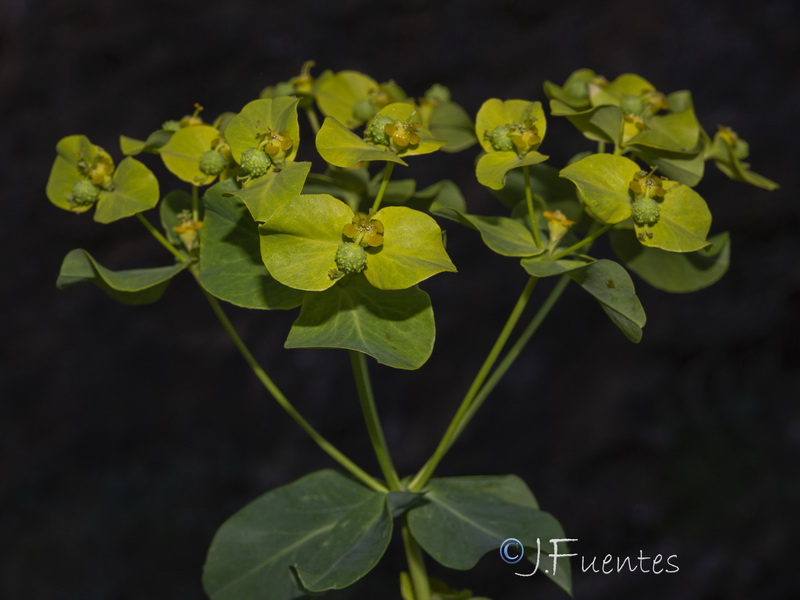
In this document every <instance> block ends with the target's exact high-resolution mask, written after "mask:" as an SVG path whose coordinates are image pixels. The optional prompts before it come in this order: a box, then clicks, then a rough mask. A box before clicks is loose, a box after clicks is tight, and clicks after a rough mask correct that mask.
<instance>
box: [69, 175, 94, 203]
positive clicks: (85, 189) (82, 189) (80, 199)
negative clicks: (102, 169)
mask: <svg viewBox="0 0 800 600" xmlns="http://www.w3.org/2000/svg"><path fill="white" fill-rule="evenodd" d="M99 196H100V188H99V187H97V186H96V185H95V184H93V183H92V182H91V181H89V180H88V179H79V180H78V181H76V182H75V185H73V186H72V201H73V202H74V203H75V204H80V205H83V206H86V205H90V204H94V203H95V202H97V198H98V197H99Z"/></svg>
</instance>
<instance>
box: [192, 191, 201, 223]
mask: <svg viewBox="0 0 800 600" xmlns="http://www.w3.org/2000/svg"><path fill="white" fill-rule="evenodd" d="M192 219H194V220H195V221H199V220H200V200H199V198H198V197H197V186H196V185H193V186H192Z"/></svg>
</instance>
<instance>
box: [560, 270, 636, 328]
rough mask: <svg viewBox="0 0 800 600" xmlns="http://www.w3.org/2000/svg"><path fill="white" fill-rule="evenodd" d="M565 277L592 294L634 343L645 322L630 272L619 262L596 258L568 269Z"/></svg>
mask: <svg viewBox="0 0 800 600" xmlns="http://www.w3.org/2000/svg"><path fill="white" fill-rule="evenodd" d="M569 276H570V277H571V278H572V279H573V280H574V281H575V282H577V283H578V285H580V286H581V287H582V288H583V289H585V290H586V291H587V292H589V293H590V294H591V295H592V296H594V297H595V299H596V300H597V301H598V302H599V303H600V306H601V307H602V309H603V310H604V311H605V313H606V314H607V315H608V317H609V318H610V319H611V321H612V322H613V323H614V324H615V325H616V326H617V327H619V328H620V330H621V331H622V333H624V334H625V337H627V338H628V339H629V340H631V341H632V342H635V343H638V342H639V341H641V339H642V327H644V324H645V321H646V318H645V314H644V309H643V308H642V303H641V302H639V298H638V297H637V296H636V290H634V288H633V281H631V277H630V275H628V272H627V271H626V270H625V269H624V268H623V267H622V266H621V265H619V264H617V263H615V262H613V261H610V260H598V261H597V262H594V263H591V264H590V265H587V266H585V267H582V268H580V269H576V270H574V271H570V272H569Z"/></svg>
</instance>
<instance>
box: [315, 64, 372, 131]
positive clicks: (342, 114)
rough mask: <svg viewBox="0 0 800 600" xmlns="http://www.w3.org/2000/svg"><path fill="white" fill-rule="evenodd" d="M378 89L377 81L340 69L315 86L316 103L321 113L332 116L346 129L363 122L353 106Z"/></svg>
mask: <svg viewBox="0 0 800 600" xmlns="http://www.w3.org/2000/svg"><path fill="white" fill-rule="evenodd" d="M377 90H378V82H377V81H375V80H374V79H372V78H371V77H368V76H366V75H364V74H363V73H358V72H356V71H341V72H339V73H336V74H335V75H333V76H332V77H329V78H328V79H326V81H324V82H323V83H322V84H320V85H319V87H318V88H317V104H318V105H319V109H320V110H321V111H322V114H324V115H326V116H328V117H333V118H334V119H336V120H337V121H339V122H340V123H343V124H344V126H345V127H346V128H348V129H353V128H355V127H358V126H359V125H361V124H363V123H364V121H363V120H361V119H358V118H356V116H355V115H354V114H353V108H354V107H355V105H356V104H357V103H358V102H359V101H361V100H366V99H368V98H369V95H370V92H374V91H377Z"/></svg>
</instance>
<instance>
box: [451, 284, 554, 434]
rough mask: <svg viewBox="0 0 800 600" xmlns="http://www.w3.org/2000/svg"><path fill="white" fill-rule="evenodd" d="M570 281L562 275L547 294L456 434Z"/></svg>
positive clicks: (520, 350) (479, 405) (527, 340)
mask: <svg viewBox="0 0 800 600" xmlns="http://www.w3.org/2000/svg"><path fill="white" fill-rule="evenodd" d="M568 283H569V275H562V276H561V279H559V280H558V283H556V285H555V287H554V288H553V289H552V290H551V291H550V294H549V295H548V296H547V298H546V299H545V301H544V303H543V304H542V306H540V307H539V310H538V311H536V314H535V315H534V316H533V319H531V322H530V323H529V324H528V326H527V327H526V328H525V330H524V331H523V332H522V335H520V336H519V339H517V341H516V342H515V343H514V345H513V346H512V347H511V349H510V350H509V351H508V354H506V356H505V358H503V360H502V362H501V363H500V364H499V365H498V366H497V369H495V371H494V373H492V376H491V377H490V378H489V380H488V381H487V382H486V385H485V386H483V388H481V391H480V393H479V394H478V395H477V397H476V398H475V401H474V402H473V403H472V404H471V405H470V407H469V410H468V411H467V414H466V415H465V416H464V418H463V419H462V421H461V425H460V427H459V429H458V431H457V432H456V436H458V435H460V434H461V432H462V431H463V430H464V428H465V427H466V426H467V425H468V424H469V422H470V421H471V420H472V417H474V416H475V413H476V412H477V411H478V409H479V408H480V407H481V405H482V404H483V403H484V402H485V401H486V398H487V397H488V396H489V394H491V393H492V390H493V389H494V388H495V386H496V385H497V384H498V383H499V382H500V380H501V379H502V378H503V376H504V375H505V374H506V371H508V370H509V369H510V368H511V365H512V364H514V361H515V360H516V359H517V357H518V356H519V354H520V352H522V350H523V348H525V346H526V344H527V343H528V342H529V341H530V339H531V337H533V334H534V333H536V330H537V329H539V325H541V324H542V322H543V321H544V319H545V317H546V316H547V315H548V313H549V312H550V311H551V310H552V308H553V306H555V303H556V302H557V301H558V299H559V297H560V296H561V294H562V293H563V292H564V289H565V288H566V287H567V284H568Z"/></svg>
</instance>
